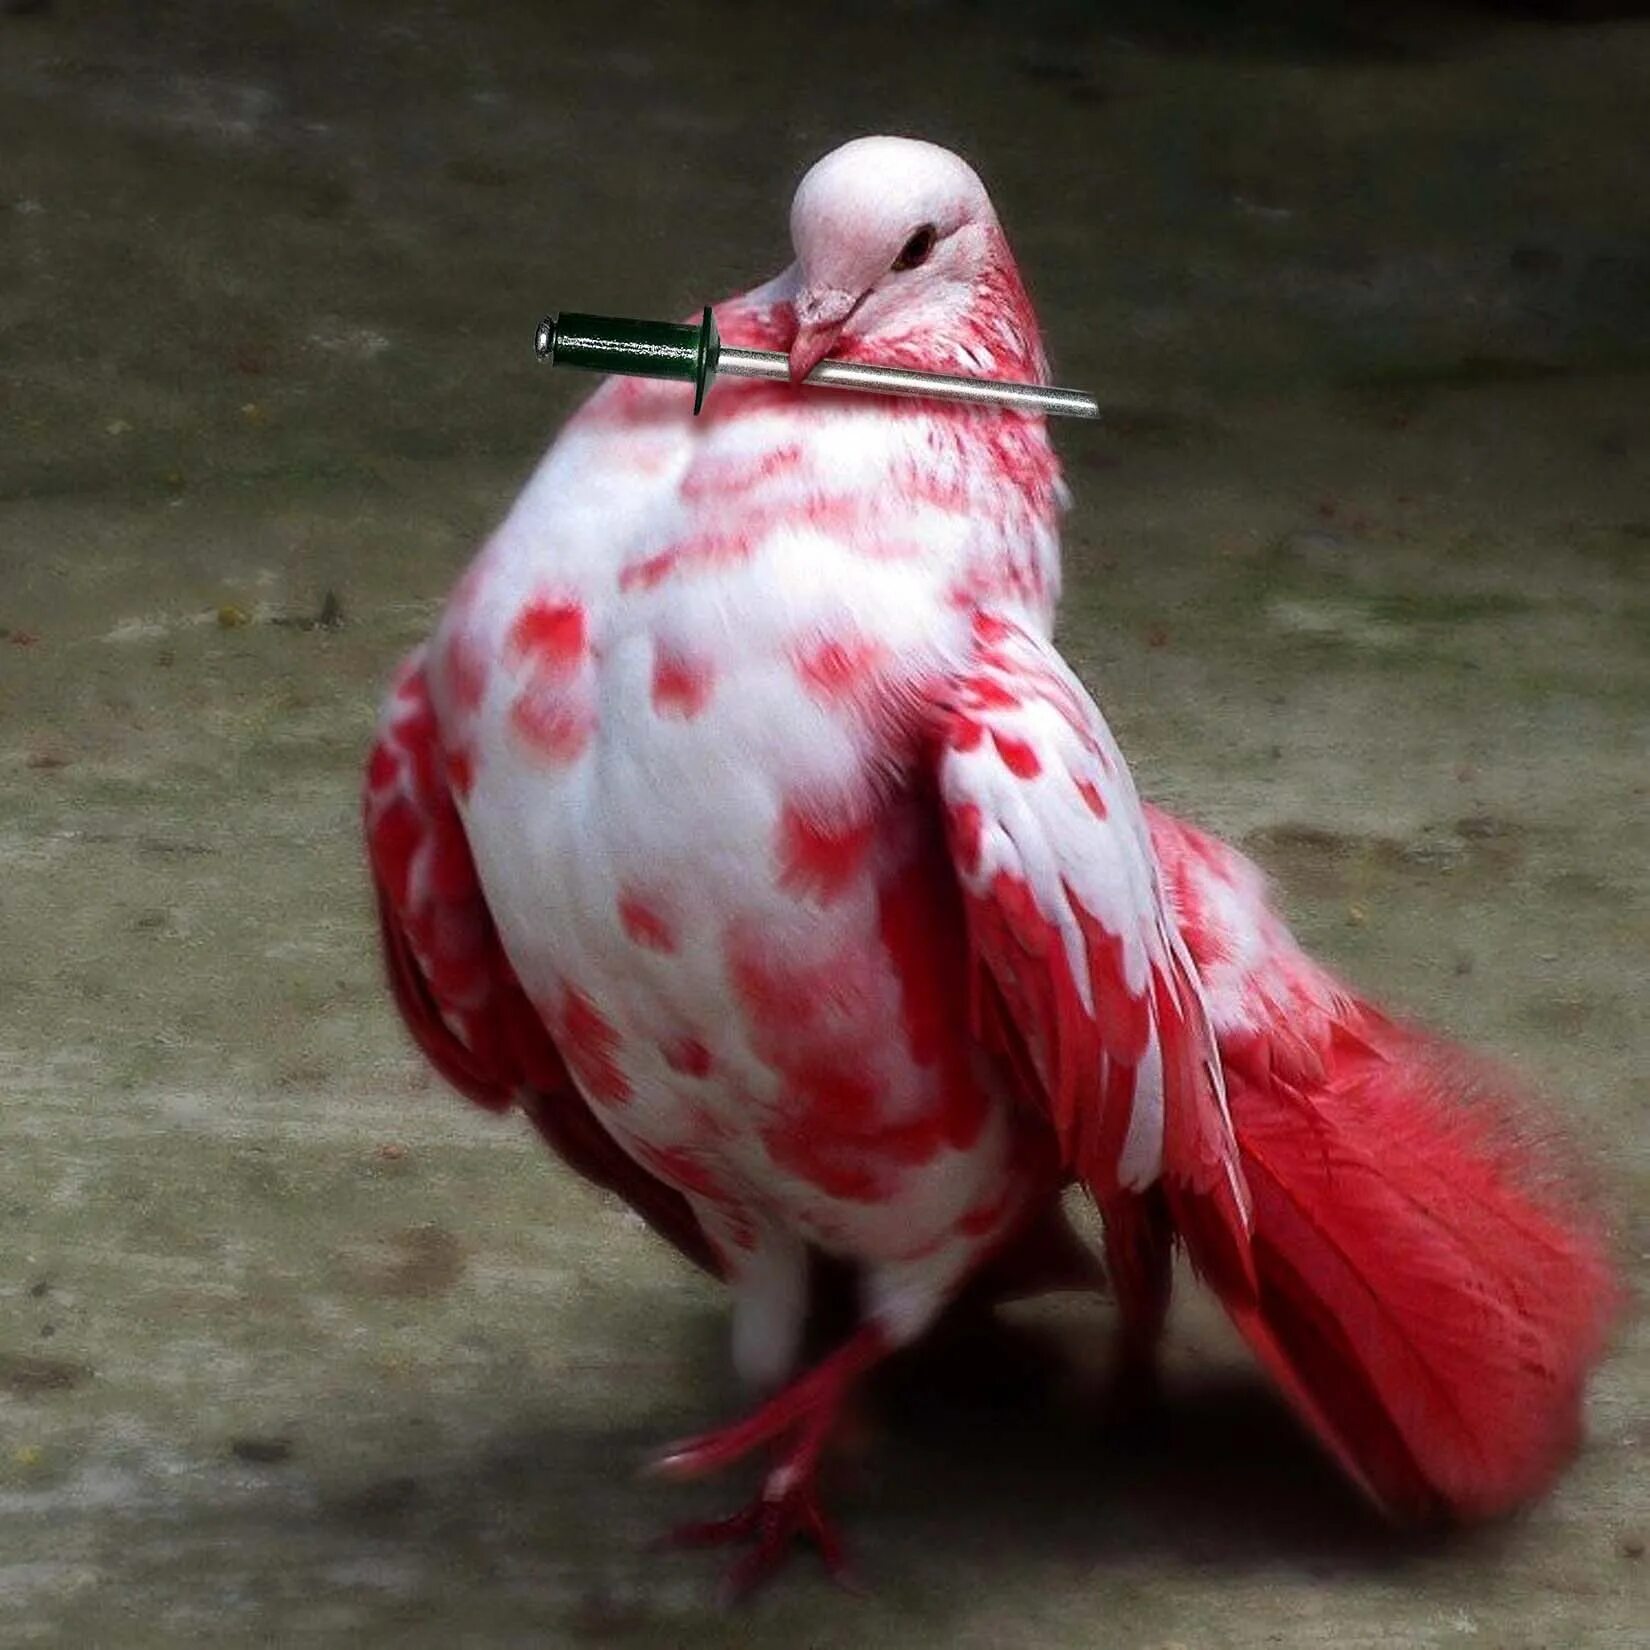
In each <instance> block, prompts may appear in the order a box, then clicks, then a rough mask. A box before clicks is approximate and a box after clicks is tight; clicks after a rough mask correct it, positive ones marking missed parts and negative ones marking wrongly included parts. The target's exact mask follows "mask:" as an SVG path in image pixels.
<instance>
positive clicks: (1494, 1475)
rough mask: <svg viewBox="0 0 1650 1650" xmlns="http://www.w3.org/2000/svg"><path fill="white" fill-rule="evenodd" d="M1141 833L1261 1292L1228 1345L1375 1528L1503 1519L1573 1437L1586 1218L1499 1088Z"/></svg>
mask: <svg viewBox="0 0 1650 1650" xmlns="http://www.w3.org/2000/svg"><path fill="white" fill-rule="evenodd" d="M1148 816H1149V819H1150V825H1151V832H1152V840H1153V844H1154V846H1155V848H1156V851H1157V854H1158V857H1159V860H1160V863H1161V865H1162V868H1163V873H1164V880H1165V883H1166V884H1167V886H1168V888H1169V890H1170V891H1171V894H1172V897H1173V902H1174V906H1175V909H1176V912H1177V915H1178V917H1179V920H1180V924H1181V929H1182V932H1183V933H1184V935H1185V937H1186V941H1187V945H1188V948H1189V949H1190V951H1191V953H1192V955H1193V957H1194V958H1196V960H1197V964H1198V967H1199V971H1200V974H1201V976H1202V978H1203V981H1204V984H1205V987H1206V994H1207V998H1208V1001H1209V1004H1210V1008H1211V1012H1212V1015H1213V1018H1214V1022H1215V1025H1216V1028H1217V1033H1218V1036H1219V1041H1220V1048H1221V1057H1222V1061H1223V1063H1224V1066H1225V1070H1226V1084H1227V1090H1226V1092H1227V1098H1228V1102H1229V1105H1230V1108H1231V1115H1232V1122H1233V1126H1234V1128H1235V1130H1236V1134H1237V1140H1238V1147H1239V1152H1240V1155H1241V1159H1242V1164H1243V1172H1244V1178H1245V1181H1246V1183H1247V1185H1248V1188H1249V1192H1250V1196H1251V1199H1252V1205H1253V1224H1254V1238H1253V1252H1254V1258H1255V1268H1256V1271H1257V1274H1258V1276H1259V1283H1260V1288H1259V1295H1258V1298H1257V1299H1256V1300H1255V1302H1254V1303H1253V1305H1244V1304H1242V1303H1239V1305H1238V1307H1237V1309H1236V1311H1235V1312H1234V1316H1235V1318H1236V1320H1237V1322H1238V1325H1239V1327H1240V1328H1241V1329H1242V1330H1243V1332H1244V1334H1245V1335H1246V1337H1247V1338H1248V1339H1249V1341H1250V1343H1251V1345H1252V1346H1253V1347H1254V1348H1255V1350H1256V1352H1257V1353H1258V1354H1259V1356H1260V1357H1261V1359H1262V1361H1263V1362H1264V1363H1265V1364H1266V1365H1267V1367H1268V1369H1269V1370H1270V1371H1271V1372H1272V1374H1273V1375H1274V1377H1275V1378H1276V1379H1277V1380H1278V1382H1279V1384H1280V1385H1281V1386H1282V1387H1283V1389H1284V1390H1285V1392H1286V1393H1287V1394H1288V1395H1289V1396H1290V1398H1291V1399H1292V1400H1293V1402H1294V1403H1295V1404H1296V1406H1297V1407H1298V1408H1299V1410H1300V1411H1301V1413H1302V1414H1303V1415H1304V1416H1305V1418H1306V1419H1307V1420H1308V1421H1309V1422H1310V1423H1311V1424H1312V1425H1313V1427H1314V1428H1315V1430H1316V1431H1317V1432H1318V1433H1319V1435H1320V1436H1321V1437H1322V1438H1323V1440H1324V1441H1325V1442H1326V1443H1327V1444H1328V1445H1329V1447H1330V1448H1331V1449H1332V1450H1333V1451H1334V1453H1335V1455H1336V1456H1337V1457H1338V1458H1339V1459H1340V1461H1341V1463H1342V1465H1343V1466H1344V1467H1345V1468H1346V1469H1347V1471H1348V1472H1349V1473H1350V1474H1351V1475H1352V1476H1353V1477H1354V1478H1355V1479H1357V1480H1358V1481H1359V1482H1360V1483H1361V1484H1362V1485H1363V1486H1364V1487H1365V1488H1366V1489H1367V1490H1368V1491H1369V1492H1370V1493H1371V1495H1373V1496H1374V1498H1375V1499H1376V1500H1377V1501H1378V1502H1380V1503H1381V1505H1382V1506H1384V1507H1385V1508H1386V1509H1387V1510H1388V1511H1389V1512H1391V1513H1392V1514H1394V1515H1395V1516H1399V1517H1402V1518H1406V1519H1411V1520H1413V1519H1417V1518H1430V1517H1435V1516H1441V1515H1442V1516H1451V1517H1456V1518H1481V1517H1487V1516H1490V1515H1493V1514H1497V1513H1502V1512H1505V1511H1507V1510H1509V1509H1510V1508H1512V1507H1514V1506H1516V1505H1518V1504H1519V1503H1520V1502H1521V1501H1523V1500H1525V1499H1527V1498H1528V1497H1529V1496H1531V1495H1534V1494H1535V1493H1537V1492H1538V1491H1539V1490H1540V1489H1542V1488H1543V1487H1544V1486H1545V1485H1546V1483H1547V1482H1548V1481H1549V1480H1550V1479H1551V1478H1552V1476H1553V1474H1554V1473H1555V1472H1556V1471H1557V1470H1558V1468H1559V1467H1560V1466H1562V1464H1563V1463H1564V1461H1565V1460H1566V1459H1568V1457H1569V1455H1570V1453H1571V1452H1572V1450H1573V1448H1574V1446H1575V1443H1576V1440H1577V1438H1578V1436H1579V1432H1580V1426H1581V1399H1582V1389H1583V1385H1584V1382H1585V1380H1586V1376H1587V1372H1588V1371H1589V1369H1591V1367H1592V1366H1593V1364H1594V1362H1595V1361H1596V1360H1597V1358H1598V1356H1599V1353H1600V1351H1601V1349H1602V1346H1603V1340H1604V1336H1605V1333H1606V1330H1607V1328H1608V1326H1609V1323H1610V1321H1611V1318H1612V1315H1613V1313H1614V1310H1615V1308H1616V1305H1617V1301H1618V1296H1617V1292H1616V1286H1615V1283H1614V1280H1613V1277H1612V1272H1611V1268H1610V1264H1609V1260H1608V1255H1607V1251H1606V1247H1605V1243H1604V1239H1603V1234H1602V1232H1601V1230H1600V1228H1599V1225H1598V1223H1597V1222H1596V1221H1594V1220H1593V1219H1592V1218H1590V1217H1589V1216H1588V1215H1587V1214H1585V1212H1584V1211H1583V1206H1582V1203H1581V1200H1580V1199H1579V1197H1578V1196H1577V1194H1576V1193H1575V1191H1574V1190H1573V1189H1571V1188H1568V1187H1566V1185H1565V1184H1564V1181H1563V1179H1562V1177H1561V1176H1560V1175H1559V1174H1558V1173H1557V1170H1556V1166H1555V1165H1556V1161H1557V1154H1556V1152H1555V1147H1554V1144H1553V1143H1552V1142H1551V1141H1550V1140H1545V1139H1542V1138H1541V1137H1540V1136H1539V1135H1538V1134H1535V1133H1532V1132H1531V1131H1530V1129H1529V1128H1528V1126H1527V1125H1522V1124H1520V1122H1519V1121H1518V1119H1519V1117H1520V1116H1522V1115H1526V1114H1528V1108H1526V1107H1524V1106H1522V1105H1514V1104H1512V1103H1511V1102H1510V1100H1509V1096H1511V1095H1512V1094H1513V1092H1514V1085H1513V1084H1512V1082H1511V1080H1510V1079H1509V1078H1508V1077H1507V1076H1506V1074H1504V1073H1500V1072H1496V1071H1494V1070H1492V1069H1491V1068H1489V1067H1488V1066H1486V1065H1484V1064H1483V1063H1482V1062H1479V1061H1476V1060H1473V1059H1471V1058H1470V1057H1468V1056H1466V1055H1464V1054H1463V1053H1461V1052H1460V1051H1459V1050H1456V1049H1452V1048H1450V1047H1448V1046H1447V1045H1445V1044H1443V1043H1441V1042H1439V1041H1438V1040H1437V1039H1436V1038H1433V1037H1431V1036H1429V1035H1427V1034H1425V1033H1423V1032H1420V1031H1417V1030H1414V1029H1412V1028H1409V1027H1404V1026H1400V1025H1396V1024H1394V1023H1393V1022H1392V1021H1391V1020H1389V1019H1388V1018H1386V1016H1384V1015H1382V1014H1380V1013H1379V1012H1377V1011H1376V1010H1375V1009H1373V1008H1371V1007H1369V1006H1368V1005H1367V1004H1365V1003H1362V1002H1360V1001H1359V1000H1358V999H1357V998H1356V997H1355V996H1354V995H1353V994H1352V993H1351V992H1349V991H1348V990H1347V989H1346V988H1345V987H1344V986H1343V985H1341V984H1340V983H1339V982H1338V981H1337V980H1335V979H1334V978H1333V977H1332V976H1331V975H1330V974H1329V973H1328V972H1327V971H1325V970H1324V969H1322V968H1321V967H1319V966H1318V965H1317V964H1316V963H1314V962H1313V961H1312V960H1311V959H1310V958H1309V957H1307V956H1306V955H1305V954H1304V953H1303V952H1302V951H1301V950H1300V948H1299V947H1298V946H1297V945H1296V944H1295V942H1294V940H1293V938H1292V937H1291V936H1290V934H1289V932H1288V930H1287V929H1286V928H1285V927H1284V926H1283V924H1282V923H1281V922H1280V921H1279V920H1278V918H1277V916H1276V915H1275V914H1274V913H1273V911H1272V910H1271V909H1270V907H1269V904H1268V902H1267V897H1266V884H1265V879H1264V878H1263V877H1262V875H1261V873H1260V872H1259V871H1258V870H1257V868H1256V867H1255V866H1254V865H1252V864H1251V863H1250V862H1249V861H1248V860H1246V859H1245V858H1244V857H1243V856H1242V855H1241V854H1239V853H1237V852H1236V851H1235V850H1234V849H1232V848H1230V847H1228V846H1227V845H1226V844H1225V843H1223V842H1220V841H1218V840H1216V839H1215V838H1213V837H1209V836H1206V835H1204V834H1203V833H1202V832H1200V831H1197V830H1194V829H1193V828H1192V827H1191V826H1189V825H1186V824H1184V823H1183V822H1181V821H1179V820H1176V819H1173V818H1172V817H1170V816H1169V815H1167V814H1164V813H1162V812H1160V811H1158V810H1155V809H1149V810H1148ZM1228 1304H1229V1305H1231V1304H1232V1303H1231V1302H1228Z"/></svg>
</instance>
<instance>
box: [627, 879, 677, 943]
mask: <svg viewBox="0 0 1650 1650" xmlns="http://www.w3.org/2000/svg"><path fill="white" fill-rule="evenodd" d="M619 921H620V923H621V924H622V925H623V927H624V931H625V933H626V934H627V935H628V936H629V937H630V938H631V939H632V940H634V941H635V943H636V944H637V945H640V946H645V947H646V948H647V949H648V950H649V951H667V952H668V951H674V950H675V949H676V930H675V927H674V926H673V925H672V924H671V923H670V921H669V920H668V919H667V918H666V917H665V915H664V913H663V912H662V911H660V909H659V907H658V906H657V905H655V904H652V903H650V902H649V901H648V900H646V899H644V898H643V897H642V896H641V895H640V894H638V893H636V892H635V891H634V890H633V889H627V890H625V891H624V892H622V893H621V894H620V895H619Z"/></svg>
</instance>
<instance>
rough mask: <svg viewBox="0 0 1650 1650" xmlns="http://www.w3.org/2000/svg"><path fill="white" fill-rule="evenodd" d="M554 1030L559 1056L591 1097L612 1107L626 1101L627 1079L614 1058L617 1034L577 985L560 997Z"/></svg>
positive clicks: (628, 1093) (616, 1047)
mask: <svg viewBox="0 0 1650 1650" xmlns="http://www.w3.org/2000/svg"><path fill="white" fill-rule="evenodd" d="M557 1028H558V1030H559V1031H560V1032H561V1037H562V1053H563V1055H564V1056H565V1057H566V1059H567V1063H568V1065H569V1066H571V1067H572V1068H573V1073H574V1075H575V1076H576V1077H577V1078H578V1079H579V1081H580V1082H581V1083H582V1084H583V1085H584V1088H585V1090H586V1092H587V1093H588V1094H589V1095H590V1096H591V1098H592V1099H595V1100H605V1101H607V1102H609V1103H610V1104H613V1105H622V1104H623V1103H624V1102H625V1101H627V1100H628V1099H629V1098H630V1079H629V1078H628V1077H626V1076H625V1074H624V1072H623V1071H622V1070H620V1068H619V1064H618V1061H617V1059H616V1058H615V1056H616V1055H617V1053H618V1049H619V1034H618V1032H617V1031H616V1030H615V1029H614V1027H613V1025H612V1022H611V1021H609V1020H608V1018H607V1017H606V1015H604V1014H603V1013H602V1011H601V1010H600V1009H599V1008H597V1007H596V1005H595V1004H594V1003H593V1002H592V1001H591V1000H590V998H589V997H587V996H586V995H585V994H584V992H582V991H580V990H579V989H578V987H577V986H568V987H567V989H566V990H565V991H564V992H563V994H562V1002H561V1011H560V1014H559V1016H558V1021H557Z"/></svg>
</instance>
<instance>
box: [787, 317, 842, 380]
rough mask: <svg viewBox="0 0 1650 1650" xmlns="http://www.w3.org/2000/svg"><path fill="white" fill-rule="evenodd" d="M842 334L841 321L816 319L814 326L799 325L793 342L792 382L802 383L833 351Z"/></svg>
mask: <svg viewBox="0 0 1650 1650" xmlns="http://www.w3.org/2000/svg"><path fill="white" fill-rule="evenodd" d="M841 336H842V322H840V321H816V322H815V323H814V324H813V325H812V326H801V327H798V328H797V329H796V338H795V339H794V341H793V342H792V344H791V382H792V383H793V384H800V383H801V382H802V380H803V379H804V378H806V377H807V376H808V374H809V373H810V372H812V371H813V370H814V368H815V367H817V366H818V365H819V363H820V362H821V361H823V360H824V359H825V357H826V356H827V355H829V354H830V353H831V350H832V348H833V347H834V346H835V344H836V341H837V339H838V338H840V337H841Z"/></svg>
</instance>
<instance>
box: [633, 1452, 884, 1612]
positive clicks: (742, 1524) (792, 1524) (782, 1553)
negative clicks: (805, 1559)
mask: <svg viewBox="0 0 1650 1650" xmlns="http://www.w3.org/2000/svg"><path fill="white" fill-rule="evenodd" d="M774 1476H776V1477H777V1476H779V1475H778V1474H775V1475H774ZM801 1540H808V1541H811V1542H812V1543H813V1544H814V1546H815V1547H817V1548H818V1549H819V1556H820V1558H821V1559H822V1560H823V1561H824V1564H825V1569H826V1572H827V1574H829V1575H830V1577H831V1579H832V1580H833V1581H835V1582H837V1583H838V1584H839V1585H840V1586H842V1587H845V1588H847V1589H848V1590H849V1591H850V1592H859V1591H861V1590H862V1589H861V1587H860V1585H859V1582H858V1580H857V1579H856V1578H855V1577H854V1575H853V1573H852V1571H851V1570H850V1568H849V1565H848V1560H847V1556H846V1554H845V1553H844V1551H843V1546H842V1538H841V1537H840V1536H839V1535H838V1534H837V1532H836V1528H835V1526H834V1525H833V1524H832V1523H831V1521H830V1519H829V1518H827V1517H826V1515H825V1512H824V1509H823V1508H822V1507H821V1506H820V1504H819V1497H818V1493H817V1491H816V1490H815V1488H814V1486H813V1485H812V1484H811V1483H801V1484H795V1483H793V1484H790V1485H787V1486H786V1487H785V1488H783V1489H779V1490H777V1491H775V1490H774V1489H773V1488H772V1480H771V1479H770V1481H769V1484H768V1486H765V1487H764V1489H763V1491H762V1493H761V1494H760V1495H759V1496H758V1497H757V1498H756V1500H754V1501H753V1502H752V1503H751V1504H750V1505H749V1506H748V1507H744V1508H742V1509H741V1510H740V1511H738V1512H736V1513H733V1514H731V1515H730V1516H729V1517H727V1518H712V1519H704V1520H701V1521H698V1522H694V1523H689V1524H679V1525H678V1526H677V1527H676V1528H675V1529H673V1530H672V1531H670V1533H669V1534H668V1535H667V1536H665V1538H664V1544H665V1545H666V1546H670V1547H723V1546H730V1545H732V1544H734V1543H736V1542H743V1541H750V1542H752V1543H753V1545H752V1547H751V1550H750V1551H749V1552H747V1553H745V1554H743V1555H742V1556H741V1557H740V1558H739V1559H737V1560H736V1561H735V1563H734V1564H733V1566H732V1568H731V1569H730V1570H729V1571H728V1573H727V1577H726V1579H725V1580H724V1581H723V1583H722V1601H723V1603H725V1604H737V1603H739V1602H741V1601H742V1600H744V1599H746V1598H749V1597H750V1595H751V1594H752V1593H754V1592H755V1591H756V1589H757V1588H758V1587H760V1586H761V1585H762V1584H763V1582H765V1581H767V1580H768V1579H769V1578H770V1577H772V1576H773V1575H774V1573H775V1572H776V1571H777V1570H778V1569H779V1568H780V1566H781V1565H782V1564H783V1563H784V1562H785V1560H786V1558H787V1557H789V1555H790V1550H791V1546H792V1544H793V1543H794V1542H797V1541H801Z"/></svg>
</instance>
